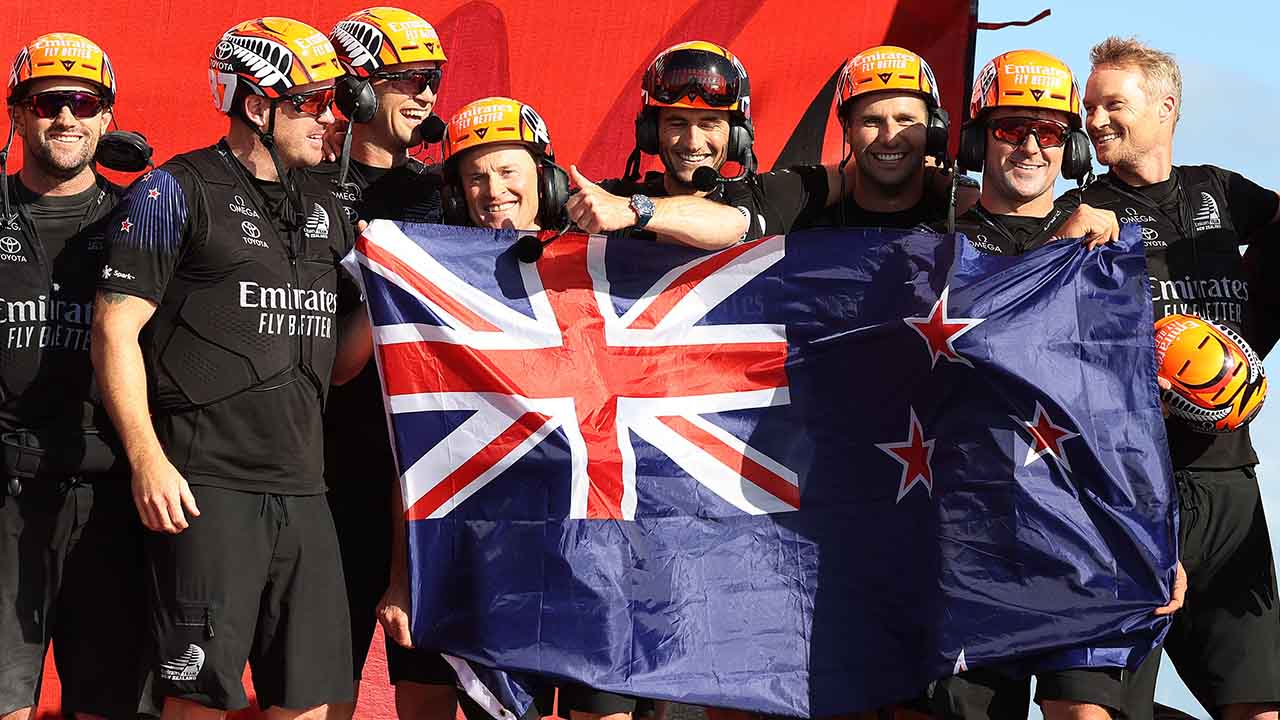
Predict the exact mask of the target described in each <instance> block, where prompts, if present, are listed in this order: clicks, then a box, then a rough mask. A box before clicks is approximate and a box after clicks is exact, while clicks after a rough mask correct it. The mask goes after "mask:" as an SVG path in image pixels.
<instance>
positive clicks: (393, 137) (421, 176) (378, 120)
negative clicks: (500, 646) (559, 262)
mask: <svg viewBox="0 0 1280 720" xmlns="http://www.w3.org/2000/svg"><path fill="white" fill-rule="evenodd" d="M329 39H330V41H331V42H332V43H333V46H334V49H335V50H336V51H337V53H338V59H339V60H340V61H341V62H342V65H343V67H344V68H345V69H346V71H347V76H346V77H344V78H342V79H341V80H339V88H340V92H339V95H338V99H337V104H338V105H339V107H340V108H341V109H342V110H343V111H344V113H345V114H346V115H347V116H348V118H351V119H352V120H353V122H351V124H350V125H349V127H348V138H349V142H350V146H349V150H348V152H347V153H344V156H343V157H342V158H341V159H340V162H339V163H325V164H322V165H320V166H319V167H317V168H316V169H315V170H313V171H312V172H313V173H315V174H316V175H317V176H318V177H320V178H322V179H324V180H328V181H330V183H331V187H330V191H331V192H332V193H333V194H334V195H335V196H336V197H338V198H339V199H340V200H341V201H342V203H343V205H344V207H345V208H346V210H347V212H348V217H349V218H350V219H351V220H352V221H353V222H355V221H357V220H360V219H363V220H373V219H375V218H385V219H389V220H401V221H408V222H433V223H434V222H440V219H441V199H440V193H441V187H442V185H443V179H442V178H441V176H440V174H439V173H438V172H436V171H434V170H431V169H428V168H427V166H425V165H424V164H422V163H421V162H419V161H418V160H416V159H415V158H413V157H410V155H409V151H410V149H412V148H414V147H416V146H418V145H420V144H422V143H423V141H424V138H423V124H424V122H426V123H427V125H431V124H432V122H434V123H436V124H438V125H439V126H440V127H443V123H442V122H440V120H439V119H438V118H436V117H435V116H434V115H432V110H433V109H434V107H435V104H436V92H437V91H438V90H439V89H440V80H441V75H442V68H443V65H444V63H445V60H446V58H445V54H444V48H443V46H442V45H441V42H440V38H439V36H438V35H437V34H436V31H435V29H434V28H432V27H431V24H430V23H428V22H427V21H426V20H423V19H422V18H420V17H418V16H417V15H414V14H413V13H411V12H408V11H407V10H401V9H399V8H393V7H372V8H368V9H365V10H360V11H358V12H355V13H352V14H351V15H348V16H347V17H346V18H344V19H343V20H341V21H339V22H338V24H337V25H335V26H334V27H333V30H331V31H330V32H329ZM431 134H432V133H428V135H431ZM427 139H431V140H435V139H438V138H427ZM348 160H349V161H350V166H349V168H347V167H343V163H345V162H347V161H348ZM352 448H360V449H361V452H359V453H355V452H351V449H352ZM325 480H326V482H327V484H328V486H329V490H330V492H329V507H330V509H331V510H332V511H333V519H334V525H335V527H336V528H337V531H338V544H339V546H340V547H341V549H342V569H343V577H344V578H345V580H346V584H347V602H348V608H349V611H350V614H351V651H352V673H353V681H354V686H355V690H356V692H358V691H359V685H360V677H361V675H362V672H363V669H364V664H365V659H366V657H367V656H368V652H369V644H370V642H371V640H372V638H373V634H374V627H375V626H376V625H377V607H378V602H379V600H380V599H381V597H382V594H383V592H384V591H385V590H386V589H387V585H388V583H389V582H390V571H391V547H392V532H393V531H392V527H393V526H394V525H395V524H401V525H402V524H403V523H404V519H403V513H402V512H400V502H399V498H398V488H399V482H398V481H397V476H396V465H395V460H394V458H393V457H392V455H391V441H390V439H389V438H388V436H387V424H386V420H385V419H384V416H383V405H382V386H381V384H380V382H379V380H378V369H377V366H376V365H375V364H374V363H368V364H367V365H366V366H365V368H364V370H363V371H361V373H360V374H359V375H358V376H356V378H355V379H354V380H352V381H351V382H349V383H347V384H346V385H343V386H341V387H335V388H333V389H332V390H331V391H330V392H329V400H328V403H327V404H326V406H325ZM393 489H396V490H397V492H395V493H394V494H393ZM401 541H402V542H403V540H401ZM387 672H388V674H389V675H390V679H391V683H392V684H393V685H395V688H396V691H395V692H396V708H397V709H398V711H399V713H400V714H401V715H404V716H406V717H414V718H428V719H429V718H438V719H439V720H451V718H453V715H454V713H455V711H456V706H457V701H456V698H455V693H454V683H455V682H456V679H455V677H454V673H453V670H452V669H451V668H450V667H449V665H448V664H447V663H446V662H445V661H444V659H443V658H442V657H441V656H440V654H439V653H435V652H430V651H426V650H407V649H406V648H403V647H401V646H400V645H399V644H398V643H395V642H392V641H390V640H389V639H388V641H387ZM354 712H355V703H354V702H352V703H349V704H346V705H345V706H343V707H341V708H336V707H335V708H330V717H331V718H332V717H335V716H341V717H350V716H351V714H352V713H354Z"/></svg>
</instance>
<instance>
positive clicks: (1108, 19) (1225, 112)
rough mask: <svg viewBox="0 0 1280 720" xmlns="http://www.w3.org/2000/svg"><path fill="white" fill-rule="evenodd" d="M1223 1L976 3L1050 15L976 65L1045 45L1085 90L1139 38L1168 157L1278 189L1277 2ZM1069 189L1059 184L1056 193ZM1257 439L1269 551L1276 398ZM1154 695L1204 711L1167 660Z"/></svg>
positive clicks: (1276, 460)
mask: <svg viewBox="0 0 1280 720" xmlns="http://www.w3.org/2000/svg"><path fill="white" fill-rule="evenodd" d="M1227 5H1229V8H1230V9H1229V10H1228V9H1227V7H1225V6H1224V5H1215V4H1211V3H1203V2H1201V3H1190V2H1185V1H1179V0H1175V1H1174V2H1154V1H1153V0H1128V1H1127V2H1116V1H1115V0H1112V1H1110V2H1099V1H1098V0H1073V1H1072V2H1053V3H1050V2H1048V1H1047V0H1042V1H1041V2H1015V1H1014V0H979V5H978V16H979V19H980V20H983V21H987V22H1001V21H1005V20H1025V19H1027V18H1030V17H1032V16H1034V15H1035V14H1036V13H1038V12H1039V11H1040V10H1041V9H1043V8H1045V7H1051V8H1052V9H1053V14H1052V15H1050V16H1049V17H1048V18H1045V19H1044V20H1041V21H1040V22H1039V23H1037V24H1035V25H1032V26H1031V27H1027V28H1007V29H1004V30H999V31H979V32H978V45H977V63H978V67H979V68H980V67H981V66H982V64H983V63H985V62H986V61H987V60H989V59H991V57H992V56H994V55H997V54H999V53H1001V52H1005V51H1006V50H1015V49H1018V48H1034V49H1037V50H1043V51H1045V52H1048V53H1051V54H1053V55H1056V56H1058V57H1059V58H1061V59H1062V60H1063V61H1065V62H1066V63H1067V64H1068V65H1070V66H1071V69H1072V70H1073V71H1075V72H1076V73H1080V74H1081V77H1080V80H1079V82H1080V88H1081V91H1083V90H1084V80H1085V77H1086V76H1087V74H1088V70H1089V49H1090V48H1091V47H1092V46H1093V45H1094V44H1095V43H1097V42H1098V41H1100V40H1102V39H1104V38H1105V37H1107V36H1108V35H1113V34H1114V35H1124V36H1128V35H1137V36H1138V37H1139V38H1140V39H1142V40H1143V41H1145V42H1147V43H1149V44H1151V45H1153V46H1155V47H1158V48H1160V49H1162V50H1165V51H1167V52H1171V53H1173V54H1174V56H1175V57H1176V58H1177V60H1178V63H1179V66H1180V67H1181V69H1182V76H1183V77H1182V82H1183V94H1182V102H1183V110H1182V120H1181V121H1180V122H1179V125H1178V130H1177V134H1176V135H1175V137H1174V153H1173V158H1174V162H1175V163H1178V164H1198V163H1210V164H1213V165H1219V166H1221V167H1224V168H1228V169H1230V170H1235V171H1236V172H1239V173H1240V174H1242V175H1244V176H1245V177H1247V178H1249V179H1251V180H1253V181H1254V182H1256V183H1258V184H1260V185H1263V186H1264V187H1268V188H1272V189H1280V166H1278V165H1277V164H1275V163H1274V162H1272V159H1273V158H1274V157H1275V154H1276V153H1277V151H1280V147H1277V146H1278V145H1280V143H1277V142H1276V141H1275V140H1274V139H1270V138H1268V136H1267V129H1269V128H1270V127H1272V126H1274V123H1275V118H1277V117H1280V76H1278V75H1277V74H1276V73H1274V72H1272V70H1273V69H1274V68H1273V67H1272V66H1271V65H1272V63H1274V62H1275V60H1274V58H1275V56H1274V55H1273V54H1271V53H1268V52H1267V50H1268V49H1271V48H1274V46H1275V42H1276V40H1275V28H1276V27H1278V26H1280V3H1275V2H1262V1H1258V0H1243V1H1239V0H1227ZM942 91H943V93H944V94H947V95H949V94H950V93H951V92H952V91H951V90H950V89H949V88H942ZM966 97H967V91H966ZM1067 187H1070V185H1068V184H1065V183H1063V184H1061V189H1065V188H1067ZM1266 365H1267V372H1268V373H1269V374H1270V375H1271V376H1272V378H1276V377H1280V354H1276V355H1273V356H1272V357H1271V359H1270V360H1268V361H1267V363H1266ZM1275 392H1276V391H1275V390H1274V389H1273V394H1274V393H1275ZM1253 442H1254V445H1255V446H1256V447H1257V449H1258V454H1259V456H1260V457H1261V460H1262V465H1261V466H1260V468H1259V475H1260V478H1261V482H1262V493H1263V498H1264V502H1265V504H1266V511H1267V518H1268V525H1269V527H1270V528H1271V537H1272V547H1275V548H1277V550H1280V542H1277V540H1280V532H1277V530H1278V528H1280V399H1273V400H1272V401H1271V405H1270V406H1269V407H1264V408H1263V410H1262V414H1261V415H1260V416H1259V418H1258V419H1257V420H1256V421H1254V423H1253ZM1156 697H1157V699H1159V700H1160V701H1161V702H1163V703H1165V704H1166V705H1172V706H1174V707H1177V708H1179V709H1181V710H1184V711H1187V712H1189V713H1191V714H1193V715H1195V716H1197V717H1204V718H1207V717H1208V715H1207V714H1206V713H1205V712H1204V710H1203V709H1202V708H1201V707H1200V706H1199V705H1198V704H1197V703H1196V701H1195V699H1194V698H1193V697H1192V696H1191V694H1190V693H1189V692H1187V690H1186V687H1185V686H1183V684H1182V682H1181V680H1179V679H1178V678H1177V675H1176V673H1175V671H1174V670H1173V667H1172V666H1171V665H1169V663H1168V661H1167V660H1166V661H1165V665H1164V666H1163V667H1162V668H1161V671H1160V685H1159V688H1158V690H1157V694H1156Z"/></svg>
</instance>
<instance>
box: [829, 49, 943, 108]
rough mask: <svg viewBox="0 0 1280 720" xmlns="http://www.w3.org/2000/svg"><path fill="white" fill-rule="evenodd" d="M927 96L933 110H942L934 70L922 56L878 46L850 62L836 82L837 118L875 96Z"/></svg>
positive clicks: (861, 53) (845, 65) (903, 50)
mask: <svg viewBox="0 0 1280 720" xmlns="http://www.w3.org/2000/svg"><path fill="white" fill-rule="evenodd" d="M883 91H898V92H911V93H917V94H919V95H923V96H924V98H925V101H926V102H927V103H929V107H930V108H938V107H941V106H942V100H941V98H940V97H939V96H938V81H937V80H935V79H934V76H933V69H932V68H930V67H929V63H927V62H925V61H924V58H922V57H920V56H919V55H917V54H915V53H913V52H911V51H910V50H906V49H903V48H900V47H895V46H893V45H878V46H876V47H873V48H868V49H866V50H863V51H862V52H860V53H858V54H857V55H854V56H853V57H852V58H849V61H848V62H846V63H845V64H844V67H843V68H841V69H840V77H839V79H838V80H837V81H836V117H840V116H841V115H842V114H843V112H844V109H845V108H846V107H847V106H848V104H849V103H850V102H852V101H853V100H854V99H855V98H857V97H859V96H862V95H866V94H868V93H873V92H883Z"/></svg>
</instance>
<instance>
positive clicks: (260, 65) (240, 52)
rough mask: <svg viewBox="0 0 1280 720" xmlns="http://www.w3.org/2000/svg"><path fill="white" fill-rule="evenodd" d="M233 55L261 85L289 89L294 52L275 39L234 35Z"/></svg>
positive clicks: (229, 40) (231, 41)
mask: <svg viewBox="0 0 1280 720" xmlns="http://www.w3.org/2000/svg"><path fill="white" fill-rule="evenodd" d="M228 42H230V43H231V57H232V58H234V62H235V64H237V65H240V66H241V67H243V68H244V69H245V70H246V71H248V72H249V73H251V74H252V75H253V77H254V79H255V80H257V84H258V85H259V86H261V87H270V88H278V89H279V90H286V89H288V85H289V70H290V69H292V68H293V53H291V52H289V49H288V48H286V47H285V46H283V45H281V44H280V43H278V42H275V41H274V40H268V39H266V38H256V37H241V36H239V35H232V36H231V37H230V38H228Z"/></svg>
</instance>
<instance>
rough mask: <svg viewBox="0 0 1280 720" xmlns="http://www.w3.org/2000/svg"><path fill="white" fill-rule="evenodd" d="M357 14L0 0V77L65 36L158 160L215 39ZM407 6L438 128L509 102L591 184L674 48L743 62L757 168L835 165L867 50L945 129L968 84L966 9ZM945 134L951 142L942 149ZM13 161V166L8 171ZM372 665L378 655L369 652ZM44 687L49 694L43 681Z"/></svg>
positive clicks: (180, 138)
mask: <svg viewBox="0 0 1280 720" xmlns="http://www.w3.org/2000/svg"><path fill="white" fill-rule="evenodd" d="M362 7H365V6H364V5H360V4H357V3H354V2H352V0H309V1H306V2H302V1H296V2H292V3H286V4H284V5H283V6H281V5H279V4H278V5H276V6H269V5H267V4H264V3H263V2H262V1H261V0H252V1H250V0H226V1H224V2H208V1H206V2H192V1H191V0H141V1H139V0H96V2H93V3H87V4H82V5H80V6H77V7H76V8H74V9H72V10H68V8H67V7H65V6H62V5H59V4H56V3H51V2H47V0H9V2H8V9H7V12H6V22H5V23H3V24H0V62H3V63H4V67H5V69H6V70H7V68H8V63H9V62H11V59H12V58H13V57H14V55H15V54H16V53H17V50H18V48H19V47H20V46H21V45H22V44H23V43H25V42H27V41H29V40H30V39H31V38H33V37H35V36H36V35H39V34H42V33H46V32H53V31H69V32H76V33H80V34H82V35H85V36H86V37H88V38H90V39H92V40H93V41H95V42H97V43H98V44H100V45H101V46H102V47H103V49H105V50H106V51H107V54H108V55H109V56H110V57H111V60H112V63H113V64H114V65H115V69H116V73H117V77H118V83H119V88H120V94H119V101H118V103H117V106H116V118H117V120H118V121H119V123H120V126H121V127H122V128H123V129H126V130H136V131H140V132H142V133H144V134H145V135H146V136H147V137H148V138H149V139H150V140H151V143H152V145H153V146H154V147H155V158H156V161H157V164H159V162H162V161H163V160H165V159H168V158H169V157H170V156H172V155H174V154H176V153H179V152H183V151H186V150H189V149H192V148H195V147H200V146H204V145H208V144H211V143H212V142H213V141H214V140H216V139H217V138H218V137H220V136H221V135H222V133H223V132H224V131H225V128H226V119H225V118H224V117H222V116H220V115H218V114H217V113H216V112H215V110H214V108H213V101H212V99H211V96H210V92H209V87H208V76H207V68H208V62H209V53H210V51H211V50H212V48H213V46H214V44H215V43H216V41H217V39H218V37H219V36H220V35H221V34H222V32H223V31H225V30H226V29H227V28H228V27H230V26H232V25H233V24H235V23H236V22H239V21H241V20H247V19H249V18H253V17H257V16H260V15H264V14H272V13H275V14H287V15H289V16H290V17H294V18H296V19H299V20H302V21H304V22H307V23H310V24H312V25H313V26H315V27H316V28H317V29H320V30H321V31H327V30H328V29H329V28H331V27H332V26H333V25H334V23H336V22H337V21H338V20H340V19H341V18H342V17H344V16H346V15H347V14H348V13H350V12H353V11H355V10H358V9H360V8H362ZM407 9H409V10H412V11H414V12H417V13H418V14H420V15H422V16H423V17H424V18H425V19H426V20H427V21H428V22H430V23H432V24H433V25H434V26H435V28H436V30H437V31H438V32H439V33H440V37H441V39H442V41H443V43H444V48H445V52H446V53H447V55H448V57H449V63H448V65H446V67H445V79H444V84H443V86H442V87H441V91H440V101H439V105H438V107H437V113H438V114H440V115H442V116H443V117H445V118H448V116H449V114H450V113H452V112H453V111H454V110H456V109H457V108H459V107H461V106H462V105H464V104H466V103H467V102H470V101H471V100H475V99H477V98H481V97H485V96H488V95H506V96H511V97H515V98H518V99H520V100H522V101H525V102H528V103H530V104H531V105H533V106H534V107H535V108H536V109H537V110H538V112H539V113H540V114H541V115H542V116H543V118H544V119H546V121H547V124H548V127H549V129H550V131H551V137H552V139H553V141H554V143H555V147H556V152H557V159H558V160H559V161H560V162H561V163H562V164H565V165H567V164H568V163H570V162H574V163H577V164H578V165H579V167H580V168H581V169H582V170H583V172H584V173H586V174H587V175H588V176H589V177H593V178H602V177H616V176H618V175H621V174H622V170H623V164H624V162H625V160H626V157H627V155H628V153H630V152H631V148H632V146H633V145H634V141H635V137H634V124H633V122H634V119H635V115H636V112H637V111H638V110H639V104H640V91H639V84H640V76H641V74H642V73H643V72H644V69H645V67H647V66H648V64H649V62H650V60H652V59H653V57H654V55H656V54H657V53H658V52H659V51H661V50H663V49H664V48H666V47H668V46H670V45H674V44H675V43H678V42H682V41H685V40H693V39H701V40H709V41H711V42H715V43H718V44H721V45H724V46H726V47H728V48H729V49H731V50H732V51H733V52H734V53H735V54H737V56H738V57H739V58H741V60H742V62H743V64H744V65H745V66H746V68H747V72H748V73H749V74H750V77H751V89H752V97H751V108H752V113H753V117H754V119H755V127H756V152H757V155H758V156H759V158H760V163H761V167H762V168H766V169H767V168H769V167H772V166H773V165H774V164H775V162H776V163H781V164H791V163H797V162H815V161H817V160H819V159H820V158H821V159H823V160H827V161H834V160H838V159H839V156H840V137H839V132H838V125H837V124H836V123H835V122H834V120H833V118H832V112H831V111H832V107H831V99H832V95H833V92H834V87H835V74H836V72H837V71H838V70H839V68H840V65H841V64H842V63H843V62H844V60H846V59H847V58H848V57H849V56H851V55H853V54H854V53H856V52H858V51H859V50H862V49H864V48H867V47H870V46H873V45H879V44H891V45H900V46H902V47H906V48H908V49H910V50H914V51H915V52H918V53H920V54H921V55H923V56H924V58H925V59H926V60H927V61H928V62H929V64H930V65H931V66H932V68H933V70H934V73H935V75H936V76H937V80H938V84H939V86H940V88H941V94H942V100H943V103H944V104H945V105H946V107H947V109H948V111H949V112H950V113H951V117H952V118H954V119H955V122H954V124H953V125H954V127H956V128H958V125H959V121H960V119H962V118H963V117H964V111H963V105H964V103H965V101H966V100H967V96H968V88H969V84H970V81H971V78H972V76H973V33H974V31H975V28H976V24H975V23H976V12H977V2H976V0H899V1H898V2H894V1H893V0H862V1H859V0H807V1H806V2H796V0H650V1H648V2H638V3H592V2H583V1H582V0H536V1H535V0H467V1H462V0H440V1H439V2H437V3H433V4H432V5H431V7H429V8H427V7H419V6H416V5H411V6H407ZM6 76H7V73H6ZM6 123H7V120H6ZM6 131H7V125H6ZM957 134H958V132H957V131H953V132H952V143H953V148H954V143H955V141H956V136H957ZM436 152H438V151H436V150H428V152H427V158H428V159H430V158H431V157H432V156H435V157H438V156H437V155H435V153H436ZM20 156H21V153H15V154H14V158H15V161H14V162H13V163H12V164H11V166H10V171H12V170H13V169H14V168H15V167H17V165H18V162H19V161H18V158H20ZM117 179H118V180H127V179H128V178H117ZM374 655H375V656H376V657H378V658H380V657H381V655H382V651H381V643H380V640H379V641H375V643H374ZM103 661H104V662H112V659H110V658H103ZM382 677H385V675H383V676H382ZM51 679H52V678H51ZM45 688H46V691H49V690H54V689H56V688H57V684H56V680H55V681H54V682H52V683H50V684H47V685H46V686H45ZM53 694H54V693H51V692H47V693H46V698H45V701H46V702H45V703H44V704H42V707H41V713H40V715H41V717H54V716H55V715H54V712H55V711H54V709H53V706H54V704H55V703H56V698H52V697H48V696H49V695H53ZM391 707H392V705H391V704H390V702H389V690H388V689H387V688H386V686H385V683H373V682H366V683H365V685H364V687H363V689H362V693H361V708H362V712H361V713H360V714H361V715H364V716H367V717H381V716H384V715H389V714H390V713H389V709H390V708H391ZM375 708H376V709H375Z"/></svg>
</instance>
